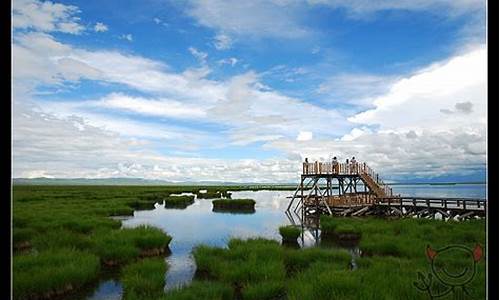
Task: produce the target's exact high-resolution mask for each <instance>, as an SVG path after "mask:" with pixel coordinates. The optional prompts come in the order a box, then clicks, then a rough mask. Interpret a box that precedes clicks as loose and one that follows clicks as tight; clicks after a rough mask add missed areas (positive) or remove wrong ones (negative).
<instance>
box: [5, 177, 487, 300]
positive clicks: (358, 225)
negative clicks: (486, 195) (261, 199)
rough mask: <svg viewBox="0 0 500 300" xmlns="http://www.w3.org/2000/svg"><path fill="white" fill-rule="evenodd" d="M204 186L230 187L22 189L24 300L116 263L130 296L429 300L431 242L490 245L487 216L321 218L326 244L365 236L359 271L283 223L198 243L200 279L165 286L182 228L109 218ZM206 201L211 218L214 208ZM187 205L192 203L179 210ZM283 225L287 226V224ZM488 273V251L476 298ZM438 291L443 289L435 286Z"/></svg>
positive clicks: (18, 214)
mask: <svg viewBox="0 0 500 300" xmlns="http://www.w3.org/2000/svg"><path fill="white" fill-rule="evenodd" d="M203 188H205V189H208V191H210V189H212V191H213V192H217V191H219V192H220V191H221V190H223V188H222V187H216V188H212V187H208V188H207V187H185V186H184V187H118V186H115V187H105V186H99V187H89V186H78V187H71V186H69V187H68V186H64V187H62V186H60V187H54V186H52V187H51V186H15V187H14V202H13V205H14V206H13V210H14V215H13V226H14V228H13V242H14V243H13V249H14V260H13V272H14V277H13V279H14V282H13V290H14V297H15V299H51V298H57V297H60V296H61V295H64V294H67V295H68V296H69V298H68V299H74V298H72V296H71V295H73V293H74V292H75V291H78V290H81V289H84V288H85V287H88V286H92V285H93V284H95V283H96V282H97V281H98V280H99V278H100V277H101V276H102V274H104V273H106V272H108V271H109V270H115V271H116V272H118V274H119V275H118V278H119V280H120V282H121V283H122V286H123V298H124V299H139V300H140V299H315V300H318V299H332V298H341V299H397V298H406V299H428V295H427V294H425V293H423V292H421V291H419V290H417V289H416V288H415V287H414V285H413V283H414V282H415V281H417V279H418V272H422V273H426V272H428V271H429V270H430V264H429V259H428V257H427V256H426V247H427V245H428V244H429V245H431V246H432V247H433V248H434V249H440V248H442V247H445V246H447V245H450V244H461V245H465V246H466V247H469V248H471V249H472V248H474V246H475V245H476V244H477V243H479V244H480V245H483V246H484V245H485V220H471V221H467V222H442V221H437V220H425V219H399V220H387V219H375V218H359V219H356V218H331V217H323V218H321V220H320V230H321V240H322V241H321V243H323V241H325V242H326V241H328V240H335V239H337V238H339V237H340V238H342V237H343V238H345V237H348V236H357V237H358V241H357V247H359V249H360V253H361V256H360V257H357V258H356V264H357V266H358V268H357V269H356V270H352V269H351V268H350V262H351V260H352V259H353V258H352V255H351V254H350V253H349V252H348V251H347V250H345V249H341V248H339V247H311V248H303V249H291V248H289V247H283V246H282V245H281V244H280V243H279V240H280V236H279V235H278V232H279V234H281V235H282V237H283V238H284V237H285V236H286V237H289V238H293V237H295V236H296V235H297V230H296V229H297V228H294V229H292V228H291V227H283V228H284V229H281V228H280V229H279V227H280V225H273V226H274V231H275V235H272V237H273V240H272V239H263V238H245V239H240V238H236V239H231V240H230V241H229V242H228V243H227V245H226V246H227V247H224V245H221V246H208V245H203V244H198V245H197V246H196V247H195V248H194V250H193V252H192V253H193V257H194V262H195V264H196V274H195V276H194V279H193V281H192V282H191V283H190V284H188V285H186V286H184V287H179V288H175V289H171V290H169V291H167V292H164V286H165V272H167V274H168V271H167V270H169V268H170V266H169V264H168V263H166V261H165V258H164V256H165V255H166V252H168V245H170V244H171V242H172V241H175V240H176V238H177V239H182V238H185V237H184V236H180V235H178V234H173V233H172V232H176V231H175V230H176V229H175V228H174V227H172V228H171V230H170V229H169V228H170V227H167V229H165V228H163V229H160V228H156V227H155V226H151V225H142V226H140V223H138V224H137V226H134V227H133V228H124V227H123V226H122V221H119V220H115V219H111V218H110V216H119V215H136V214H138V213H140V212H139V211H138V210H137V209H138V208H137V207H144V208H146V209H152V208H155V207H156V206H155V203H162V202H163V201H165V203H166V199H174V200H173V202H172V203H175V204H177V203H179V206H183V205H185V204H187V205H188V206H189V207H188V208H187V210H189V209H190V208H192V207H194V205H190V204H188V203H190V202H191V197H192V196H191V197H189V196H188V197H184V196H182V195H181V196H178V195H179V194H182V193H193V194H197V193H198V192H199V190H200V189H203ZM227 190H229V189H227ZM227 190H226V191H227ZM208 191H207V192H208ZM231 191H233V190H232V187H231ZM235 197H236V196H235ZM244 197H247V196H244ZM242 198H243V197H242ZM200 201H201V202H203V203H204V201H205V200H200ZM226 201H235V200H226ZM181 203H182V204H181ZM285 205H286V204H285ZM174 206H175V205H174ZM206 206H208V207H207V210H208V211H207V213H210V211H209V207H211V206H212V203H211V202H208V203H207V204H206ZM265 209H266V208H265V207H262V210H265ZM260 210H261V208H258V212H259V211H260ZM278 210H280V209H278ZM280 211H281V210H280ZM181 212H184V210H175V211H172V212H171V213H172V214H174V213H181ZM213 215H215V214H213ZM218 217H225V216H224V215H223V214H220V215H219V216H218ZM257 217H260V216H259V215H258V213H257V214H255V215H242V216H238V215H234V216H233V215H230V216H228V217H227V218H231V220H232V218H235V220H234V221H235V222H236V224H237V223H241V221H238V220H243V219H244V220H246V219H247V218H248V220H250V219H251V218H257ZM267 217H273V218H275V217H276V216H275V215H267ZM182 218H185V217H184V216H183V217H182ZM203 220H205V219H203ZM256 220H260V219H256ZM277 222H278V224H280V223H279V222H281V225H285V224H286V222H285V223H283V222H284V221H282V220H281V219H280V220H278V221H277ZM169 224H170V223H169ZM248 224H250V223H248ZM252 224H253V223H252ZM273 224H274V223H273ZM202 225H203V224H202ZM169 226H170V225H169ZM254 226H255V225H254ZM209 233H210V234H213V232H212V231H210V232H209ZM300 234H301V233H300V231H299V235H300ZM299 240H300V239H299ZM325 244H326V243H325ZM468 259H469V260H470V258H468V257H465V256H464V255H463V253H462V254H461V253H451V254H450V255H448V256H446V257H443V259H441V260H439V261H436V267H437V268H441V269H445V268H446V270H448V271H449V272H451V273H460V271H461V270H462V269H463V268H464V264H467V263H469V261H468ZM380 274H384V276H380ZM485 280H486V279H485V259H484V257H482V258H481V260H480V261H479V262H478V263H477V272H476V274H475V276H474V278H473V279H472V281H471V282H470V284H468V285H467V287H468V292H469V293H470V295H471V298H484V297H485ZM432 286H433V287H434V288H436V289H443V288H445V287H443V286H440V284H439V282H437V281H434V282H433V283H432Z"/></svg>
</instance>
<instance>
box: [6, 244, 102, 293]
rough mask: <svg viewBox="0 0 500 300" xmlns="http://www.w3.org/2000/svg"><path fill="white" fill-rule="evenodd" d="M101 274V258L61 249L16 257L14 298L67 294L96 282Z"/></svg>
mask: <svg viewBox="0 0 500 300" xmlns="http://www.w3.org/2000/svg"><path fill="white" fill-rule="evenodd" d="M99 270H100V264H99V258H98V257H97V256H95V255H93V254H91V253H88V252H82V251H76V250H69V249H62V250H57V251H43V252H39V253H37V254H26V255H25V254H22V255H15V256H14V261H13V274H14V276H13V293H14V297H15V299H24V298H30V297H33V296H36V295H42V294H45V295H54V294H55V293H58V292H62V291H66V292H68V291H70V290H72V289H74V288H78V287H80V286H83V285H84V284H86V283H88V282H90V281H92V280H93V279H95V278H96V276H97V275H98V273H99Z"/></svg>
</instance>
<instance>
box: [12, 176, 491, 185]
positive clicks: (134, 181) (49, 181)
mask: <svg viewBox="0 0 500 300" xmlns="http://www.w3.org/2000/svg"><path fill="white" fill-rule="evenodd" d="M387 183H388V184H390V185H402V184H432V185H453V184H465V183H467V184H484V183H485V182H471V181H467V182H466V181H462V182H449V181H448V182H437V181H427V180H425V181H424V180H422V181H418V182H416V181H413V182H410V181H405V182H392V183H391V182H387ZM13 184H24V185H280V186H283V185H286V186H288V185H293V186H296V185H297V183H296V182H290V183H262V182H261V183H259V182H227V181H224V182H221V181H184V182H173V181H166V180H157V179H144V178H45V177H39V178H14V179H13Z"/></svg>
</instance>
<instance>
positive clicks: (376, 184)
mask: <svg viewBox="0 0 500 300" xmlns="http://www.w3.org/2000/svg"><path fill="white" fill-rule="evenodd" d="M358 172H359V177H360V178H361V180H363V183H364V184H366V186H367V187H369V188H370V190H371V191H373V192H374V193H375V195H376V196H377V198H386V197H393V194H392V188H391V187H389V186H388V185H387V184H385V183H384V182H383V181H382V179H380V178H379V176H378V174H376V173H375V172H373V170H372V169H371V168H370V167H368V166H367V165H363V166H362V167H360V168H359V170H358Z"/></svg>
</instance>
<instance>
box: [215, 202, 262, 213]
mask: <svg viewBox="0 0 500 300" xmlns="http://www.w3.org/2000/svg"><path fill="white" fill-rule="evenodd" d="M212 205H213V210H214V211H255V200H252V199H220V200H213V201H212Z"/></svg>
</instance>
